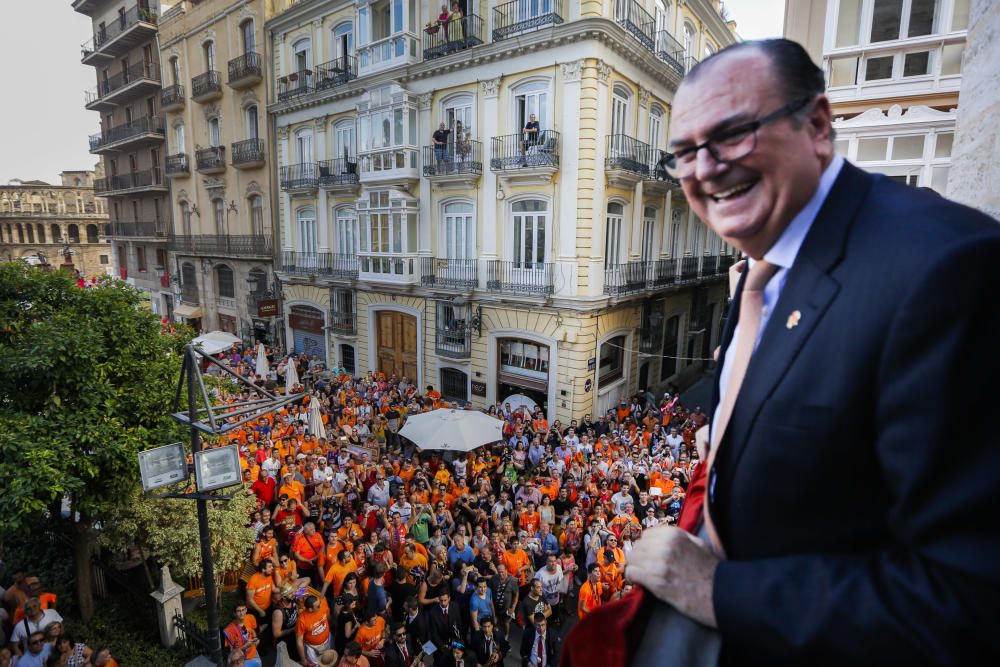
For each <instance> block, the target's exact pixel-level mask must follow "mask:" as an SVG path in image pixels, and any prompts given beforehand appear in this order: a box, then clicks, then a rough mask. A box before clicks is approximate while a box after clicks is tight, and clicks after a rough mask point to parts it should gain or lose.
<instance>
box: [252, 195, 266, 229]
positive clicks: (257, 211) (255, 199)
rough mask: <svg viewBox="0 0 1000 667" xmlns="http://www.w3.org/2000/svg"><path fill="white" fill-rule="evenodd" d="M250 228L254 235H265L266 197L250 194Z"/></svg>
mask: <svg viewBox="0 0 1000 667" xmlns="http://www.w3.org/2000/svg"><path fill="white" fill-rule="evenodd" d="M249 203H250V229H251V230H252V231H253V234H254V236H264V198H263V197H261V196H260V195H251V196H250V202H249Z"/></svg>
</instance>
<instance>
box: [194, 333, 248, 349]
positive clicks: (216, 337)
mask: <svg viewBox="0 0 1000 667" xmlns="http://www.w3.org/2000/svg"><path fill="white" fill-rule="evenodd" d="M239 343H240V338H239V336H234V335H233V334H231V333H227V332H225V331H210V332H208V333H207V334H202V335H200V336H198V337H197V338H195V339H194V340H192V341H191V344H192V345H194V346H195V347H197V348H198V349H200V350H201V351H202V352H204V353H205V354H211V355H215V354H218V353H220V352H225V351H226V350H228V349H229V348H231V347H232V346H233V345H237V344H239Z"/></svg>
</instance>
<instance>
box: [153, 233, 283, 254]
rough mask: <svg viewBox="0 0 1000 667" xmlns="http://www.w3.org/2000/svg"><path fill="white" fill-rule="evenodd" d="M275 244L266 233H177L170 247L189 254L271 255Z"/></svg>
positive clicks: (171, 239) (172, 237)
mask: <svg viewBox="0 0 1000 667" xmlns="http://www.w3.org/2000/svg"><path fill="white" fill-rule="evenodd" d="M273 247H274V246H273V244H272V242H271V237H270V236H268V235H266V234H189V235H185V234H175V235H171V236H170V244H169V248H170V250H172V251H176V252H180V253H184V254H187V255H209V256H212V255H216V256H221V255H225V256H234V257H270V256H271V254H272V248H273Z"/></svg>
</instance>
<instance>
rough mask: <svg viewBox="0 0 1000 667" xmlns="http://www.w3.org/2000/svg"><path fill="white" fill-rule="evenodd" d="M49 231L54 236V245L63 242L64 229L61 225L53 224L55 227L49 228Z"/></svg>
mask: <svg viewBox="0 0 1000 667" xmlns="http://www.w3.org/2000/svg"><path fill="white" fill-rule="evenodd" d="M49 231H50V232H51V234H52V242H53V243H60V242H62V227H60V226H59V225H55V224H53V225H50V226H49Z"/></svg>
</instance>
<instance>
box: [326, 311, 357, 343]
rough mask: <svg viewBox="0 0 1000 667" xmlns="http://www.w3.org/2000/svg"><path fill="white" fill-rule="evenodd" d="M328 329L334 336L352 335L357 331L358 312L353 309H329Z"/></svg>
mask: <svg viewBox="0 0 1000 667" xmlns="http://www.w3.org/2000/svg"><path fill="white" fill-rule="evenodd" d="M329 319H330V324H329V325H327V328H328V330H329V331H330V333H332V334H333V335H334V336H353V335H355V334H356V333H357V332H358V314H357V313H355V312H353V311H347V312H341V311H336V310H332V309H331V310H330V318H329Z"/></svg>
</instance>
